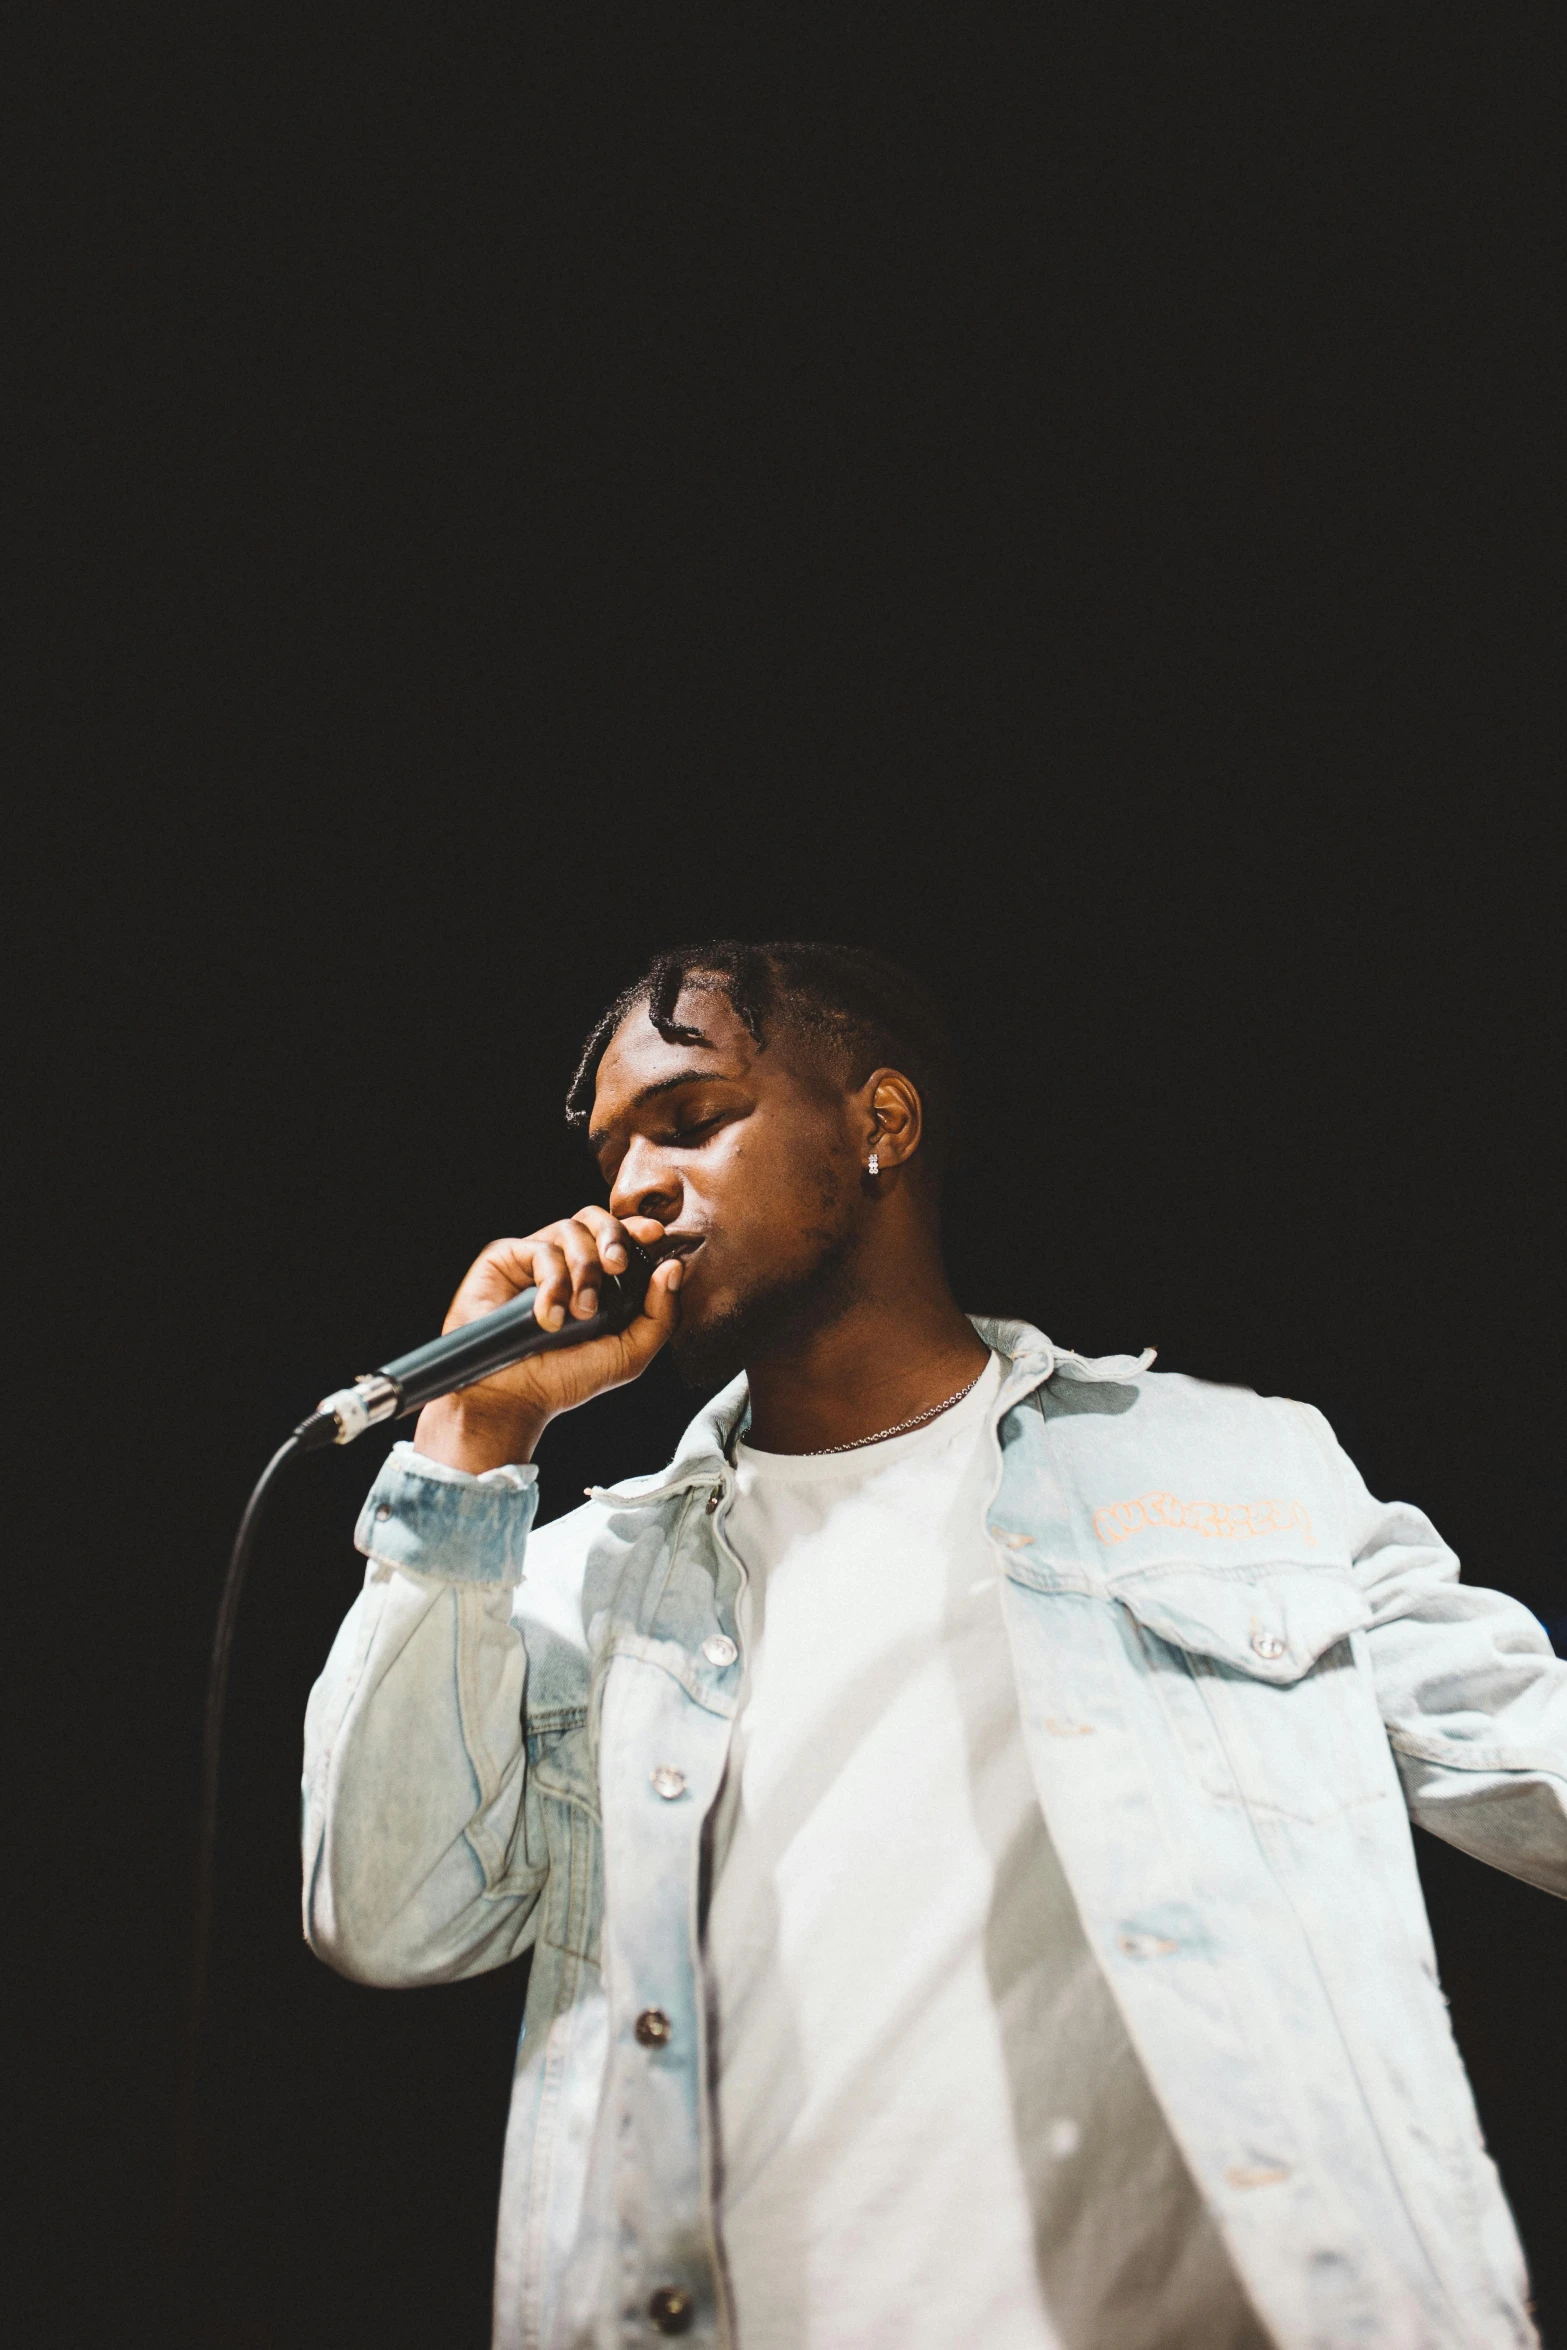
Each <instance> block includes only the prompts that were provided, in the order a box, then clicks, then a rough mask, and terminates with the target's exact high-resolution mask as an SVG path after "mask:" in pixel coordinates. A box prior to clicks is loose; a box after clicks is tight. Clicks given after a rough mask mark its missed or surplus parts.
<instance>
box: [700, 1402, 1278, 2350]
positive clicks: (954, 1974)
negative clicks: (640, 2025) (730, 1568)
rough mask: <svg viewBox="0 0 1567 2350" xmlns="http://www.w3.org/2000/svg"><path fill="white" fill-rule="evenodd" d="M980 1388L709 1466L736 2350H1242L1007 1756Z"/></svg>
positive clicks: (990, 1451)
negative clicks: (716, 1553)
mask: <svg viewBox="0 0 1567 2350" xmlns="http://www.w3.org/2000/svg"><path fill="white" fill-rule="evenodd" d="M999 1383H1000V1366H999V1363H998V1361H997V1360H996V1359H995V1358H994V1357H993V1358H992V1360H991V1363H990V1365H989V1367H988V1368H987V1370H986V1371H985V1373H984V1375H983V1377H982V1378H981V1380H980V1382H979V1385H978V1386H977V1387H976V1388H975V1389H974V1390H973V1392H972V1393H971V1394H970V1395H969V1396H968V1397H966V1398H965V1400H964V1401H963V1402H962V1403H961V1404H959V1405H956V1406H955V1407H954V1408H953V1409H952V1410H951V1411H949V1412H946V1413H944V1414H943V1415H942V1416H941V1418H939V1419H937V1420H934V1421H932V1422H931V1423H930V1424H929V1425H928V1426H926V1427H924V1428H921V1429H916V1430H914V1431H913V1432H912V1433H911V1434H909V1435H906V1436H898V1437H893V1438H890V1439H888V1440H887V1441H885V1442H883V1443H880V1444H875V1445H867V1446H864V1447H861V1448H859V1449H857V1450H856V1451H854V1452H850V1453H841V1454H828V1455H819V1456H813V1455H809V1454H806V1455H798V1454H781V1453H764V1452H757V1451H755V1450H754V1449H753V1448H752V1447H750V1446H749V1445H746V1444H740V1445H739V1446H737V1448H736V1466H737V1476H736V1495H735V1499H734V1502H733V1503H732V1505H731V1508H730V1511H729V1515H728V1519H727V1522H726V1525H725V1534H726V1537H727V1539H728V1541H729V1542H730V1544H731V1546H732V1547H733V1549H734V1550H735V1552H736V1553H737V1555H738V1556H739V1558H740V1559H741V1560H742V1561H743V1563H744V1565H745V1566H746V1568H747V1570H748V1583H747V1590H746V1594H745V1598H744V1600H743V1603H742V1610H743V1612H742V1625H743V1629H744V1632H745V1653H746V1658H747V1666H746V1678H745V1685H744V1688H743V1690H742V1694H741V1706H740V1713H739V1718H738V1720H737V1722H736V1724H735V1732H734V1742H733V1746H732V1749H731V1759H730V1764H729V1771H728V1775H727V1777H726V1779H725V1783H724V1788H723V1791H722V1794H721V1795H720V1798H719V1804H718V1810H717V1813H716V1815H715V1820H714V1843H713V1855H714V1869H713V1889H712V1897H711V1903H710V1907H709V1911H708V1917H707V1927H706V1948H707V1959H708V1966H709V1980H710V1994H709V1996H710V1999H711V2002H712V2007H713V2024H714V2030H715V2047H716V2052H717V2055H716V2061H717V2072H716V2080H717V2102H718V2132H719V2161H720V2176H719V2197H720V2214H721V2228H722V2236H723V2244H724V2251H725V2256H726V2259H727V2262H728V2267H729V2274H730V2281H731V2285H732V2288H733V2292H734V2298H735V2303H736V2311H737V2318H738V2327H739V2339H740V2350H969V2346H970V2345H973V2346H975V2350H1156V2346H1157V2350H1243V2346H1244V2350H1252V2346H1253V2345H1257V2346H1262V2345H1265V2344H1266V2341H1267V2337H1266V2335H1265V2334H1263V2333H1262V2332H1261V2330H1260V2328H1259V2327H1258V2325H1257V2322H1256V2320H1255V2318H1254V2317H1253V2316H1252V2315H1251V2312H1250V2308H1249V2304H1247V2302H1246V2301H1245V2299H1244V2297H1243V2295H1242V2294H1241V2291H1240V2288H1239V2286H1238V2285H1237V2283H1236V2282H1235V2279H1234V2275H1233V2272H1232V2270H1231V2268H1230V2266H1229V2263H1228V2261H1227V2259H1226V2257H1225V2255H1224V2254H1223V2252H1222V2250H1221V2248H1220V2246H1219V2244H1218V2241H1217V2239H1216V2237H1215V2235H1214V2233H1213V2230H1212V2228H1211V2226H1210V2224H1209V2222H1208V2221H1207V2219H1206V2216H1205V2214H1204V2212H1203V2209H1202V2206H1201V2203H1200V2202H1199V2200H1198V2197H1197V2195H1196V2192H1195V2190H1194V2188H1193V2186H1192V2182H1191V2178H1190V2174H1189V2173H1188V2171H1187V2169H1186V2166H1185V2164H1184V2162H1183V2161H1182V2158H1181V2156H1180V2154H1179V2152H1178V2151H1177V2149H1176V2147H1175V2144H1174V2142H1173V2140H1172V2139H1171V2137H1170V2133H1169V2130H1168V2128H1167V2126H1166V2124H1165V2122H1164V2120H1163V2117H1162V2115H1161V2113H1160V2111H1159V2109H1158V2107H1157V2105H1156V2104H1155V2102H1154V2099H1153V2096H1152V2094H1151V2092H1150V2090H1149V2088H1148V2086H1147V2083H1146V2080H1145V2079H1144V2076H1143V2073H1142V2069H1141V2067H1140V2065H1139V2064H1138V2062H1137V2060H1136V2058H1135V2056H1134V2055H1133V2053H1132V2050H1131V2048H1130V2045H1129V2044H1128V2041H1127V2037H1126V2034H1125V2031H1124V2030H1123V2028H1122V2025H1121V2022H1120V2019H1119V2016H1118V2013H1117V2011H1116V2009H1115V2007H1114V2004H1113V2002H1112V2000H1111V1997H1110V1994H1109V1991H1108V1989H1107V1988H1106V1985H1105V1982H1104V1978H1103V1976H1102V1974H1101V1973H1100V1970H1099V1968H1098V1966H1097V1964H1096V1963H1095V1961H1094V1959H1093V1956H1092V1954H1091V1952H1090V1951H1089V1949H1088V1946H1087V1944H1086V1942H1085V1941H1084V1938H1083V1934H1082V1929H1081V1927H1080V1925H1079V1923H1078V1919H1077V1913H1076V1910H1075V1908H1074V1906H1073V1902H1072V1897H1071V1894H1070V1892H1069V1891H1068V1889H1067V1886H1066V1882H1065V1879H1064V1877H1063V1876H1062V1873H1061V1869H1060V1867H1059V1864H1058V1863H1057V1860H1056V1857H1055V1853H1054V1849H1053V1847H1052V1845H1051V1843H1050V1839H1049V1837H1048V1836H1047V1834H1046V1832H1045V1828H1044V1822H1043V1819H1042V1817H1041V1814H1040V1810H1039V1804H1038V1800H1037V1797H1036V1795H1035V1792H1034V1788H1033V1784H1032V1781H1031V1779H1030V1776H1029V1769H1028V1764H1027V1760H1026V1758H1025V1755H1024V1751H1023V1742H1022V1735H1021V1731H1020V1728H1019V1723H1018V1712H1017V1694H1016V1687H1015V1683H1014V1680H1013V1674H1012V1665H1011V1658H1010V1655H1009V1651H1008V1646H1007V1638H1006V1628H1005V1624H1004V1621H1003V1617H1002V1610H1001V1581H1000V1562H999V1559H998V1556H997V1554H996V1552H995V1550H994V1548H993V1546H992V1545H991V1543H990V1541H989V1539H988V1537H987V1536H986V1533H985V1531H984V1509H985V1505H986V1503H987V1502H988V1500H989V1498H990V1493H991V1489H992V1486H993V1483H994V1479H995V1474H996V1453H995V1446H994V1442H993V1440H992V1439H991V1437H990V1435H989V1432H988V1426H987V1419H988V1414H989V1412H990V1409H991V1406H992V1405H993V1403H994V1401H995V1397H996V1393H997V1389H998V1386H999Z"/></svg>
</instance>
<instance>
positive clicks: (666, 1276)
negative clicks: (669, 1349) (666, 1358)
mask: <svg viewBox="0 0 1567 2350" xmlns="http://www.w3.org/2000/svg"><path fill="white" fill-rule="evenodd" d="M685 1270H686V1269H685V1266H684V1265H683V1264H682V1263H681V1261H680V1259H679V1258H678V1257H666V1258H665V1259H664V1261H663V1263H662V1264H661V1265H655V1266H654V1268H653V1278H652V1280H651V1281H650V1282H649V1283H648V1285H647V1295H646V1297H645V1298H644V1299H643V1301H642V1311H641V1313H640V1314H638V1316H637V1318H636V1320H635V1321H634V1322H628V1323H627V1325H626V1327H625V1329H624V1330H623V1331H622V1332H621V1340H620V1342H621V1345H622V1346H623V1347H624V1348H625V1350H626V1369H627V1371H628V1373H631V1374H632V1375H633V1376H634V1375H635V1373H636V1372H638V1371H641V1370H645V1369H646V1367H647V1365H648V1364H649V1363H650V1362H651V1361H652V1360H653V1357H654V1356H655V1355H656V1354H657V1352H658V1350H659V1348H660V1347H661V1346H663V1345H665V1344H666V1343H667V1342H668V1340H670V1339H671V1338H673V1336H674V1334H675V1332H676V1331H677V1330H678V1329H679V1327H680V1298H679V1289H680V1284H681V1282H682V1281H683V1280H684V1279H685Z"/></svg>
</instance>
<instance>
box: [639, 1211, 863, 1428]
mask: <svg viewBox="0 0 1567 2350" xmlns="http://www.w3.org/2000/svg"><path fill="white" fill-rule="evenodd" d="M857 1293H858V1285H857V1282H856V1279H855V1274H854V1266H853V1236H852V1235H851V1234H850V1233H847V1232H842V1233H838V1234H836V1235H835V1236H834V1237H833V1238H832V1239H831V1240H829V1241H828V1242H827V1244H826V1246H825V1247H824V1249H823V1251H822V1253H821V1255H820V1256H819V1257H818V1258H817V1260H816V1262H815V1264H814V1265H812V1266H811V1267H810V1268H809V1270H808V1271H806V1272H804V1273H794V1274H790V1275H787V1276H786V1277H784V1278H783V1279H781V1280H778V1281H774V1282H770V1283H769V1284H768V1285H767V1286H766V1287H765V1288H759V1289H754V1290H752V1291H751V1292H750V1293H749V1294H748V1295H747V1296H745V1297H740V1298H737V1299H736V1300H735V1302H734V1304H733V1305H732V1306H729V1307H727V1308H726V1309H725V1311H724V1312H723V1313H721V1314H718V1315H715V1316H714V1318H713V1320H712V1321H710V1322H704V1323H703V1324H702V1325H701V1327H700V1328H699V1329H692V1330H679V1331H677V1332H676V1334H675V1336H674V1337H673V1338H672V1339H671V1340H670V1344H669V1351H670V1354H671V1356H672V1357H673V1359H674V1364H675V1368H676V1370H677V1371H678V1372H679V1374H680V1377H681V1379H682V1381H683V1382H684V1383H685V1385H686V1386H687V1387H692V1388H701V1389H704V1390H710V1389H712V1388H715V1387H725V1386H727V1385H728V1383H729V1381H730V1380H731V1379H733V1378H734V1377H736V1375H737V1374H738V1373H739V1372H741V1371H743V1370H744V1369H745V1368H746V1367H747V1365H748V1364H750V1363H754V1362H755V1360H756V1358H757V1357H758V1355H762V1354H771V1353H773V1352H775V1351H776V1350H778V1349H780V1348H783V1349H787V1348H789V1347H792V1346H797V1345H799V1344H801V1343H802V1342H803V1341H804V1340H806V1339H808V1338H813V1337H815V1336H816V1334H817V1332H818V1331H821V1330H825V1329H826V1328H828V1326H829V1325H830V1324H831V1323H833V1322H836V1321H837V1320H838V1319H839V1317H840V1316H841V1315H842V1314H844V1313H846V1312H847V1310H848V1308H849V1307H850V1306H851V1305H852V1304H853V1303H854V1300H855V1297H856V1295H857Z"/></svg>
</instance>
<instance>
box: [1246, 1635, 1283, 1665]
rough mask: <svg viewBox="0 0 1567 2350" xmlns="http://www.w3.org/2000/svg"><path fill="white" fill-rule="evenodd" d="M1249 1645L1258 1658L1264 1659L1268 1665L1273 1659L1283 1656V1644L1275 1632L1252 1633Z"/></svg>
mask: <svg viewBox="0 0 1567 2350" xmlns="http://www.w3.org/2000/svg"><path fill="white" fill-rule="evenodd" d="M1251 1644H1252V1647H1253V1648H1254V1649H1255V1650H1256V1652H1257V1654H1258V1656H1260V1657H1265V1658H1266V1659H1267V1661H1268V1663H1269V1664H1270V1665H1271V1664H1272V1662H1273V1660H1274V1658H1275V1657H1280V1656H1282V1655H1283V1654H1284V1645H1285V1644H1284V1642H1283V1641H1282V1640H1281V1639H1280V1638H1279V1636H1278V1634H1277V1632H1253V1634H1252V1636H1251Z"/></svg>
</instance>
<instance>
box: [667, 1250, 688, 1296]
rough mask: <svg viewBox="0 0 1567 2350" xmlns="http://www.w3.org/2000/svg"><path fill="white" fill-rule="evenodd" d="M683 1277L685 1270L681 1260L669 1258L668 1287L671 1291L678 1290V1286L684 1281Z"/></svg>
mask: <svg viewBox="0 0 1567 2350" xmlns="http://www.w3.org/2000/svg"><path fill="white" fill-rule="evenodd" d="M685 1277H686V1269H685V1265H684V1263H683V1262H682V1260H681V1259H680V1258H679V1257H671V1258H670V1260H669V1286H670V1288H671V1289H678V1288H679V1287H680V1284H681V1282H682V1281H684V1279H685Z"/></svg>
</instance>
